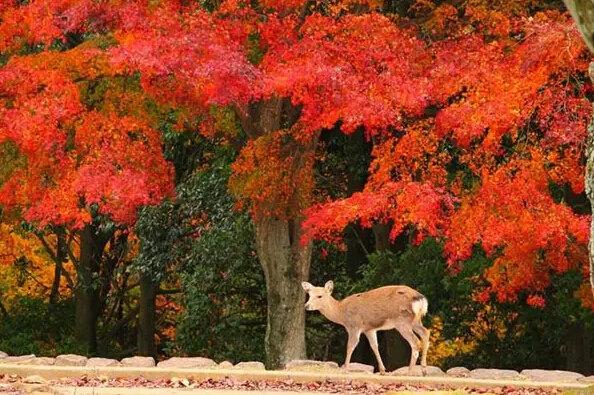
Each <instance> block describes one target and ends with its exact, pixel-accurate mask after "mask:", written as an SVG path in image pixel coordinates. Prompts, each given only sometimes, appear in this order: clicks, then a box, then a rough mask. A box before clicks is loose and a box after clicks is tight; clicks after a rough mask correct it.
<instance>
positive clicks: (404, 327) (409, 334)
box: [396, 323, 419, 371]
mask: <svg viewBox="0 0 594 395" xmlns="http://www.w3.org/2000/svg"><path fill="white" fill-rule="evenodd" d="M396 330H397V331H398V332H400V334H401V335H402V337H403V338H404V340H406V341H407V342H408V344H409V345H410V364H409V365H408V370H409V371H411V370H412V368H413V366H415V364H416V363H417V359H419V339H418V338H417V336H415V333H414V332H413V330H412V325H411V324H410V323H401V324H399V325H398V326H396Z"/></svg>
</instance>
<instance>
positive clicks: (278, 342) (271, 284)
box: [237, 97, 317, 368]
mask: <svg viewBox="0 0 594 395" xmlns="http://www.w3.org/2000/svg"><path fill="white" fill-rule="evenodd" d="M237 110H238V111H237V115H238V117H239V119H240V122H241V125H242V127H243V129H244V131H245V132H246V133H247V135H248V136H249V137H250V138H251V139H257V138H259V137H261V136H264V135H267V134H270V133H274V132H276V131H278V130H280V129H283V128H288V127H291V125H293V124H294V123H295V121H296V119H297V118H298V116H299V112H300V109H299V108H298V107H295V106H292V105H291V102H290V100H287V99H281V98H277V97H272V98H269V99H267V100H263V101H261V102H259V103H254V104H252V105H250V106H249V107H248V108H245V109H237ZM316 142H317V137H314V138H312V141H311V142H310V143H309V144H308V145H307V146H302V147H299V148H297V146H295V148H297V149H296V150H293V151H292V152H293V155H294V163H295V165H294V168H293V169H291V171H293V172H294V173H293V174H295V175H296V174H300V172H301V171H302V170H303V169H304V167H305V166H311V163H310V162H308V161H307V155H308V153H310V152H311V150H313V149H315V145H316ZM312 170H313V169H312ZM296 184H297V185H295V186H294V188H295V190H294V191H293V192H292V193H293V198H292V199H291V202H290V205H291V207H290V208H289V209H288V210H287V213H288V215H287V218H286V219H285V218H274V217H271V216H265V217H263V218H254V224H255V228H256V248H257V253H258V258H259V259H260V264H261V265H262V269H263V270H264V275H265V277H266V291H267V301H268V317H267V318H268V320H267V326H266V337H265V350H266V365H267V366H268V367H269V368H279V367H282V366H283V365H285V364H286V363H287V362H289V361H291V360H294V359H304V358H305V356H306V352H305V308H304V304H305V294H304V292H303V289H302V288H301V282H302V281H305V280H307V278H308V276H309V265H310V261H311V245H306V246H302V245H301V244H300V238H301V233H302V232H301V219H300V218H298V217H299V214H297V213H298V212H299V211H300V208H303V206H304V205H305V204H307V200H308V199H309V191H307V190H300V189H299V188H300V187H301V185H299V182H298V181H297V182H296ZM272 203H274V202H272Z"/></svg>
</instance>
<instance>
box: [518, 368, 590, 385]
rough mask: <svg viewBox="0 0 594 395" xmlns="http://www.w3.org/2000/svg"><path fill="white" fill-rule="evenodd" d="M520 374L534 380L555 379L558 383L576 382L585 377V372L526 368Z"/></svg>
mask: <svg viewBox="0 0 594 395" xmlns="http://www.w3.org/2000/svg"><path fill="white" fill-rule="evenodd" d="M520 374H521V375H522V376H526V377H527V378H528V379H530V380H533V381H555V382H558V383H567V382H575V381H577V380H578V379H581V378H584V375H583V374H580V373H575V372H568V371H565V370H542V369H525V370H522V372H521V373H520Z"/></svg>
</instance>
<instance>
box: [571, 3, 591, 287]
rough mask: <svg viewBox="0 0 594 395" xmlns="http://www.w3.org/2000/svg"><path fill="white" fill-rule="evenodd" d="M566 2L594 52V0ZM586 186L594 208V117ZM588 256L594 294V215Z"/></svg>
mask: <svg viewBox="0 0 594 395" xmlns="http://www.w3.org/2000/svg"><path fill="white" fill-rule="evenodd" d="M564 2H565V5H566V6H567V9H568V10H569V12H570V13H571V16H572V17H573V19H574V20H575V22H576V24H577V26H578V29H579V30H580V33H581V34H582V37H583V39H584V41H585V42H586V45H587V46H588V48H589V49H590V52H591V53H594V1H592V0H564ZM589 74H590V80H592V82H594V62H592V63H590V68H589ZM593 114H594V111H593ZM585 187H586V194H587V195H588V200H590V207H592V208H593V209H594V117H593V119H592V123H590V125H589V127H588V139H587V142H586V174H585ZM588 258H589V261H590V286H591V289H592V293H593V294H594V216H593V217H592V220H591V223H590V241H589V243H588Z"/></svg>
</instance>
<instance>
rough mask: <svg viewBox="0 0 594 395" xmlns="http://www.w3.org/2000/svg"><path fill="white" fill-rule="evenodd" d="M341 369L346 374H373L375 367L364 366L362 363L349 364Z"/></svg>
mask: <svg viewBox="0 0 594 395" xmlns="http://www.w3.org/2000/svg"><path fill="white" fill-rule="evenodd" d="M341 369H343V370H344V371H347V372H363V373H373V371H374V370H375V367H374V366H371V365H365V364H364V363H359V362H351V363H350V364H349V366H348V367H346V366H343V367H341Z"/></svg>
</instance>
